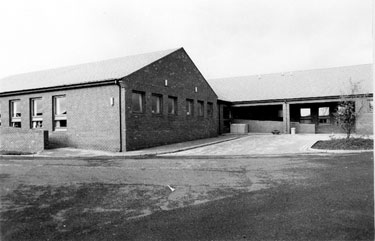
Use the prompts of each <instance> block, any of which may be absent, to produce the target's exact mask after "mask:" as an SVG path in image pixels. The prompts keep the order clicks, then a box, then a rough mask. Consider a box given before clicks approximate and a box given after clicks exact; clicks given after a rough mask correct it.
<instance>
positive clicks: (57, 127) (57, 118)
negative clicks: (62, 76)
mask: <svg viewBox="0 0 375 241" xmlns="http://www.w3.org/2000/svg"><path fill="white" fill-rule="evenodd" d="M62 98H65V101H66V96H65V95H56V96H53V97H52V100H53V101H52V102H53V130H54V131H66V130H67V128H68V118H67V113H65V114H56V111H57V109H58V108H57V106H56V105H57V100H58V99H62ZM61 121H66V126H63V127H61V124H60V122H61Z"/></svg>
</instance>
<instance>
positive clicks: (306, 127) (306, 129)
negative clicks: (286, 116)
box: [290, 122, 316, 134]
mask: <svg viewBox="0 0 375 241" xmlns="http://www.w3.org/2000/svg"><path fill="white" fill-rule="evenodd" d="M290 127H294V128H296V134H298V133H312V134H314V133H315V131H316V130H315V124H301V123H299V122H290Z"/></svg>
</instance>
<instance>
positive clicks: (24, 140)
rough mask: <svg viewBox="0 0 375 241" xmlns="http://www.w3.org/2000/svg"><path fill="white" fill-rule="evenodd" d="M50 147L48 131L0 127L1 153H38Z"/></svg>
mask: <svg viewBox="0 0 375 241" xmlns="http://www.w3.org/2000/svg"><path fill="white" fill-rule="evenodd" d="M47 146H48V131H46V130H24V129H20V128H11V127H0V151H3V152H21V153H37V152H40V151H43V150H44V149H45V148H46V147H47Z"/></svg>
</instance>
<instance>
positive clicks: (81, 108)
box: [0, 48, 218, 151]
mask: <svg viewBox="0 0 375 241" xmlns="http://www.w3.org/2000/svg"><path fill="white" fill-rule="evenodd" d="M0 120H1V128H0V129H1V130H2V132H1V134H2V136H1V140H0V141H2V142H6V141H7V140H5V139H4V138H6V136H7V135H8V136H9V135H10V134H12V133H14V130H15V129H19V130H20V131H21V130H22V133H24V132H25V131H26V132H27V131H29V132H30V131H31V132H33V131H38V130H41V129H43V130H47V131H48V136H49V138H48V139H49V145H50V146H51V147H76V148H87V149H98V150H107V151H126V150H135V149H140V148H145V147H152V146H157V145H164V144H169V143H175V142H182V141H188V140H193V139H199V138H207V137H214V136H217V134H218V114H217V96H216V94H215V93H214V91H213V90H212V89H211V87H210V86H209V84H208V83H207V82H206V80H205V78H204V77H203V76H202V74H201V73H200V72H199V70H198V69H197V67H196V66H195V64H194V63H193V62H192V60H191V59H190V58H189V56H188V55H187V53H186V52H185V50H184V49H182V48H180V49H173V50H166V51H160V52H154V53H148V54H142V55H135V56H128V57H125V58H118V59H111V60H106V61H101V62H97V63H89V64H82V65H77V66H70V67H65V68H58V69H52V70H46V71H39V72H33V73H27V74H21V75H16V76H11V77H8V78H5V79H2V80H1V85H0ZM25 136H28V137H30V138H32V136H33V135H25ZM25 141H26V142H33V140H25Z"/></svg>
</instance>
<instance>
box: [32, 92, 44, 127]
mask: <svg viewBox="0 0 375 241" xmlns="http://www.w3.org/2000/svg"><path fill="white" fill-rule="evenodd" d="M30 109H31V128H42V127H43V104H42V98H35V99H31V100H30Z"/></svg>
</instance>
